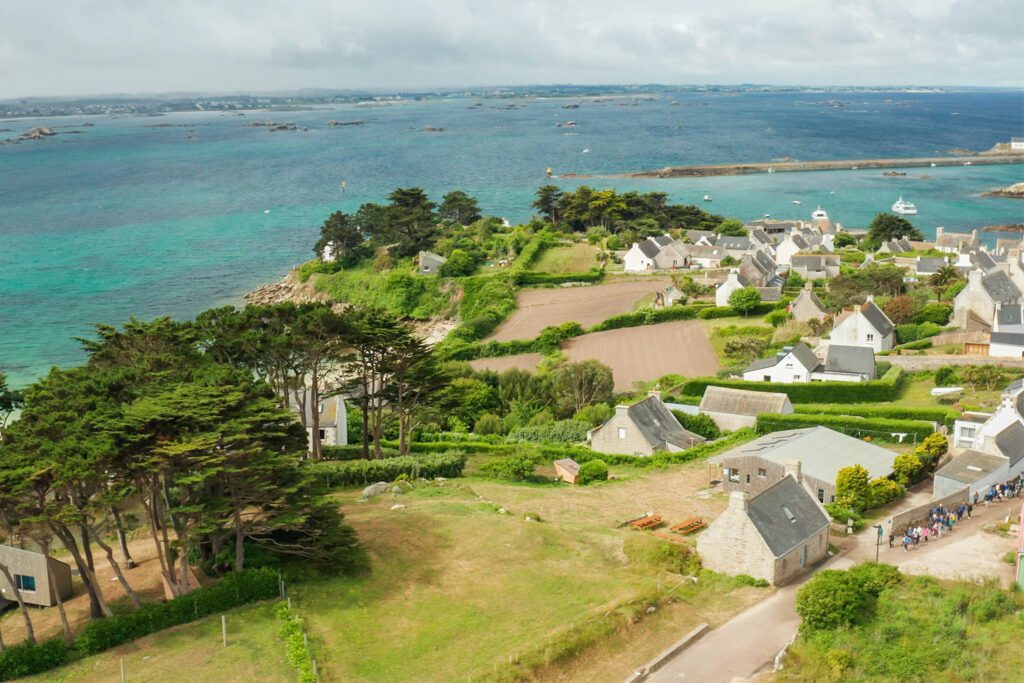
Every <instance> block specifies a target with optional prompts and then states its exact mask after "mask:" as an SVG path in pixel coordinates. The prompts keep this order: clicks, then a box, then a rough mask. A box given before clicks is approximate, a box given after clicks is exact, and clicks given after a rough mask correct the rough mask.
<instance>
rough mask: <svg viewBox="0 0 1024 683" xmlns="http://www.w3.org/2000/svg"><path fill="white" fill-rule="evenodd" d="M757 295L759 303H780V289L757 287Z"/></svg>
mask: <svg viewBox="0 0 1024 683" xmlns="http://www.w3.org/2000/svg"><path fill="white" fill-rule="evenodd" d="M757 293H758V294H760V295H761V301H782V287H779V286H777V285H776V286H770V287H758V288H757Z"/></svg>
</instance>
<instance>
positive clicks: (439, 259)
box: [419, 251, 448, 267]
mask: <svg viewBox="0 0 1024 683" xmlns="http://www.w3.org/2000/svg"><path fill="white" fill-rule="evenodd" d="M447 260H448V259H446V258H445V257H444V256H441V255H440V254H435V253H434V252H432V251H421V252H420V255H419V262H420V267H423V266H424V265H434V266H440V265H441V264H443V263H444V262H445V261H447Z"/></svg>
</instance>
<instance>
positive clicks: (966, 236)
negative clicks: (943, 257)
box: [935, 226, 981, 254]
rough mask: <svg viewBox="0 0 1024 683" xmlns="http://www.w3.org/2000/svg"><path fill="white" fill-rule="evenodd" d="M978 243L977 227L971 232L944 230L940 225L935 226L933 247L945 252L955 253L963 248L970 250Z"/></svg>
mask: <svg viewBox="0 0 1024 683" xmlns="http://www.w3.org/2000/svg"><path fill="white" fill-rule="evenodd" d="M980 244H981V242H979V241H978V230H977V229H974V230H972V231H971V232H946V229H945V228H943V227H942V226H939V227H937V228H935V248H936V249H938V250H939V251H944V252H946V253H947V254H955V253H957V252H959V251H960V250H961V249H964V248H966V249H967V250H968V251H972V250H975V249H977V248H978V247H979V246H980Z"/></svg>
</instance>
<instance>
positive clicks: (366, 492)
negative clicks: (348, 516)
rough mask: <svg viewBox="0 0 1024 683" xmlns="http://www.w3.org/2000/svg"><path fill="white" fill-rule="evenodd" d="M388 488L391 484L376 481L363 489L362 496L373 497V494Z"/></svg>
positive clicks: (385, 491) (386, 490)
mask: <svg viewBox="0 0 1024 683" xmlns="http://www.w3.org/2000/svg"><path fill="white" fill-rule="evenodd" d="M389 490H391V484H389V483H387V482H386V481H378V482H377V483H376V484H370V485H369V486H367V487H366V488H365V489H363V498H373V497H374V496H379V495H382V494H385V493H387V492H388V491H389Z"/></svg>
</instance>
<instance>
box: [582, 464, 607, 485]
mask: <svg viewBox="0 0 1024 683" xmlns="http://www.w3.org/2000/svg"><path fill="white" fill-rule="evenodd" d="M607 480H608V465H607V463H605V461H604V460H588V461H587V462H585V463H583V464H582V465H580V476H579V483H580V486H586V485H587V484H589V483H590V482H593V481H607Z"/></svg>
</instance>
